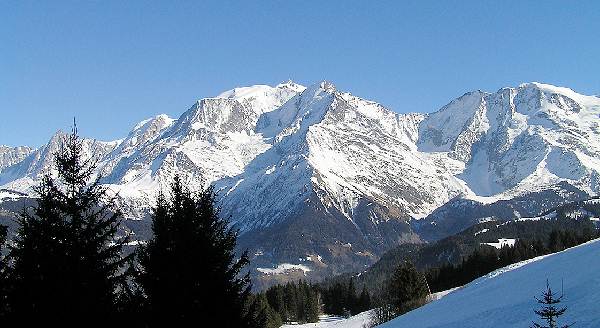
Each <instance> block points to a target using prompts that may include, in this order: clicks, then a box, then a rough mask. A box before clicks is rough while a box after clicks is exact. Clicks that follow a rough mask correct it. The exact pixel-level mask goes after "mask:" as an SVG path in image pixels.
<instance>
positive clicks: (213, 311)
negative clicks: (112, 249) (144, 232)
mask: <svg viewBox="0 0 600 328" xmlns="http://www.w3.org/2000/svg"><path fill="white" fill-rule="evenodd" d="M152 231H153V237H152V238H151V239H150V240H149V241H148V244H147V245H146V246H145V247H143V248H142V249H141V251H140V252H139V261H140V265H141V272H140V274H139V277H138V281H139V283H140V285H141V286H142V287H143V290H144V292H145V294H146V295H147V311H148V315H147V317H148V319H149V321H148V322H149V325H150V326H163V325H164V324H165V323H168V325H171V326H173V325H174V326H181V325H184V324H185V323H187V322H197V323H200V322H202V324H203V325H205V326H210V327H213V326H214V327H216V326H219V327H247V326H250V324H251V322H250V321H251V318H250V317H251V315H246V314H245V312H246V311H245V310H244V307H245V304H246V301H247V298H248V297H249V293H250V286H249V285H250V280H249V276H248V274H246V275H245V276H242V277H240V273H241V270H242V269H243V268H244V267H245V266H246V265H247V264H248V256H247V254H246V253H245V252H244V253H243V254H242V255H241V257H240V258H238V259H236V257H235V250H234V249H235V246H236V239H237V232H236V231H235V230H234V229H233V228H230V227H228V222H227V220H224V219H222V218H220V217H219V210H218V208H216V207H215V193H214V191H213V189H212V188H210V187H209V188H208V189H206V190H204V191H203V192H201V193H192V192H191V191H190V190H189V189H187V188H186V187H184V185H183V183H182V181H181V179H180V178H179V177H175V179H174V180H173V182H172V184H171V194H170V198H169V199H167V198H166V197H164V196H162V195H161V196H159V197H158V199H157V202H156V206H155V207H154V210H153V214H152Z"/></svg>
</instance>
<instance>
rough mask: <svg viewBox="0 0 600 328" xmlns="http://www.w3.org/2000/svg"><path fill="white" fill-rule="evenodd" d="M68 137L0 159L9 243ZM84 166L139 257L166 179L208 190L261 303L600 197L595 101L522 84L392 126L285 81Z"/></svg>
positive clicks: (88, 143) (220, 99)
mask: <svg viewBox="0 0 600 328" xmlns="http://www.w3.org/2000/svg"><path fill="white" fill-rule="evenodd" d="M427 110H428V109H423V111H427ZM81 132H82V134H83V135H85V131H81ZM63 135H64V133H63V132H60V131H59V132H57V133H56V134H55V135H54V136H52V137H51V138H50V140H49V142H48V143H47V144H46V145H44V146H42V147H40V148H39V149H31V148H29V147H16V148H13V147H6V146H3V147H0V224H8V225H9V226H12V227H14V224H13V223H11V222H13V221H12V220H13V219H14V217H15V216H16V215H17V213H18V211H19V210H20V209H21V208H22V207H23V206H25V205H26V204H28V202H31V199H30V198H31V197H32V196H34V193H33V187H34V186H36V185H37V184H38V183H39V182H40V181H41V178H42V177H43V176H44V175H45V174H51V175H52V174H56V172H55V168H54V167H53V165H52V164H53V153H54V152H55V151H56V150H57V149H58V147H59V146H60V140H61V138H62V136H63ZM85 154H86V157H87V158H89V159H92V160H93V161H94V162H95V163H97V169H96V172H95V174H96V175H97V176H98V177H100V178H101V182H102V183H103V184H104V185H105V186H106V187H107V188H108V189H109V190H110V192H111V193H112V194H114V195H116V197H117V199H118V203H119V205H120V207H121V209H122V210H123V211H124V214H125V220H124V222H123V231H124V232H125V233H128V234H130V236H131V237H132V239H133V242H134V243H143V242H144V240H145V239H146V238H147V237H148V236H149V233H150V224H151V223H150V219H149V210H150V207H151V206H152V204H153V203H154V200H155V198H156V196H157V194H158V192H159V191H161V190H164V191H166V190H168V186H169V183H170V182H171V181H172V179H173V177H175V176H176V175H179V176H180V177H181V179H182V180H183V181H184V182H185V184H186V185H187V186H189V188H191V189H193V190H200V189H202V188H206V187H207V186H209V185H212V186H214V188H215V190H216V191H217V193H218V199H219V204H220V206H221V215H223V216H225V217H229V218H230V221H231V224H233V225H235V227H236V228H237V229H239V233H240V237H239V239H238V242H239V245H238V248H239V249H240V250H245V249H248V250H249V252H250V255H251V272H252V275H253V276H254V279H253V281H254V282H255V284H256V286H257V287H258V288H261V287H263V286H268V285H271V284H273V283H275V282H283V281H287V280H290V279H296V278H306V279H318V278H322V277H325V276H330V275H333V274H339V273H344V272H350V271H354V272H356V271H362V270H364V269H365V268H366V267H368V266H369V265H371V264H373V263H375V262H376V261H377V260H378V259H379V258H380V256H381V255H382V254H383V253H384V252H385V251H387V250H389V249H390V248H392V247H394V246H396V245H398V244H402V243H423V242H431V241H435V240H439V239H441V238H444V237H447V236H449V235H452V234H455V233H458V232H460V231H462V230H464V229H466V228H468V227H469V226H471V225H473V224H476V223H480V222H485V221H490V220H497V221H508V220H513V219H518V218H521V217H535V216H539V215H541V214H543V213H545V212H547V211H548V210H550V209H552V208H554V207H556V206H559V205H561V204H565V203H568V202H572V201H577V200H581V199H585V198H588V197H590V196H595V195H597V194H598V192H599V191H600V98H598V97H595V96H585V95H581V94H578V93H576V92H574V91H573V90H571V89H568V88H563V87H555V86H551V85H547V84H541V83H525V84H522V85H519V86H517V87H510V88H502V89H500V90H498V91H497V92H493V93H489V92H484V91H473V92H468V93H466V94H464V95H462V96H460V97H458V98H456V99H454V100H452V101H451V102H450V103H448V104H447V105H446V106H444V107H443V108H441V109H439V110H438V111H436V112H433V113H430V114H423V113H410V114H399V113H396V112H394V111H393V110H391V109H388V108H385V107H384V106H382V105H380V104H378V103H376V102H373V101H370V100H365V99H362V98H360V97H357V96H355V95H352V94H350V93H347V92H343V91H340V90H338V89H337V88H336V87H335V86H334V85H333V84H331V83H329V82H320V83H317V84H314V85H312V86H309V87H304V86H301V85H299V84H296V83H294V82H291V81H289V82H286V83H282V84H279V85H277V86H274V87H271V86H266V85H256V86H251V87H242V88H235V89H232V90H229V91H226V92H223V93H221V94H219V95H217V96H216V97H212V98H203V99H201V100H199V101H197V102H196V103H194V104H193V105H192V106H191V107H190V108H189V109H188V110H187V111H185V112H184V113H183V114H182V115H181V116H180V117H179V118H176V119H175V118H170V117H168V116H167V115H164V114H163V115H158V116H155V117H152V118H149V119H147V120H144V121H142V122H140V123H139V124H137V125H136V126H135V127H134V128H133V129H132V130H131V131H130V132H129V133H128V134H127V135H126V136H125V137H124V138H123V139H120V140H115V141H99V140H95V139H85Z"/></svg>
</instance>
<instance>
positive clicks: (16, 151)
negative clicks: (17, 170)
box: [0, 145, 33, 172]
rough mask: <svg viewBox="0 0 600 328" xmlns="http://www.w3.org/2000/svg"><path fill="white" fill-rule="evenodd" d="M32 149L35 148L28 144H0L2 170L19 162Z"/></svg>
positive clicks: (0, 167)
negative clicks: (11, 145) (15, 145)
mask: <svg viewBox="0 0 600 328" xmlns="http://www.w3.org/2000/svg"><path fill="white" fill-rule="evenodd" d="M32 151H33V149H31V148H29V147H26V146H20V147H8V146H2V145H0V172H2V170H4V169H5V168H7V167H9V166H11V165H13V164H17V163H19V162H20V161H22V160H23V159H24V158H25V157H27V155H29V154H30V153H31V152H32Z"/></svg>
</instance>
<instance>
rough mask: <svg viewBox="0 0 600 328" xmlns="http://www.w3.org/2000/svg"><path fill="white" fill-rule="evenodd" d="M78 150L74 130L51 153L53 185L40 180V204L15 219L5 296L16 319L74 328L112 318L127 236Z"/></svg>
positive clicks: (80, 147) (110, 201) (79, 145)
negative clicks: (8, 287)
mask: <svg viewBox="0 0 600 328" xmlns="http://www.w3.org/2000/svg"><path fill="white" fill-rule="evenodd" d="M82 152H83V141H82V140H81V139H80V138H79V137H78V136H77V129H76V128H75V127H74V128H73V133H72V134H70V135H68V136H65V137H64V139H63V142H62V145H61V147H60V149H59V151H58V152H57V153H56V154H54V155H55V164H56V167H55V168H56V171H57V172H58V173H57V179H54V178H52V177H50V175H47V176H45V177H44V178H43V180H42V182H41V184H40V185H39V186H38V187H36V188H35V191H36V193H37V204H36V205H35V206H34V207H33V208H31V209H24V210H23V212H22V214H21V216H20V218H19V230H18V234H17V237H16V238H15V240H14V245H13V246H12V247H11V249H10V260H11V261H12V263H13V267H12V270H11V281H12V282H13V283H14V285H13V288H12V289H11V293H10V295H9V301H10V305H11V311H12V314H13V315H14V316H15V317H18V318H19V320H25V321H27V320H36V321H44V322H45V323H46V324H50V325H54V324H58V323H60V324H62V325H66V326H71V325H75V324H83V323H89V322H94V324H102V323H106V322H108V321H109V320H111V319H113V318H114V317H115V313H116V311H117V307H116V300H115V296H116V293H117V291H118V289H119V288H120V286H122V285H123V280H124V276H123V274H122V267H123V264H124V262H125V261H126V258H123V257H122V256H121V252H122V248H123V244H124V243H125V242H126V238H121V239H119V238H117V236H116V234H117V229H118V226H119V224H120V221H119V215H120V213H119V211H118V210H117V209H116V206H115V204H114V201H113V199H111V198H109V197H108V196H107V193H106V189H105V188H103V187H101V186H100V184H99V178H96V179H92V177H93V172H94V164H93V162H92V161H91V160H84V159H83V153H82Z"/></svg>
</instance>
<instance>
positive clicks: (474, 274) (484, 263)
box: [425, 229, 598, 292]
mask: <svg viewBox="0 0 600 328" xmlns="http://www.w3.org/2000/svg"><path fill="white" fill-rule="evenodd" d="M597 237H598V233H597V232H596V231H593V230H588V229H584V230H552V232H551V233H550V234H549V236H548V237H547V238H545V240H544V239H542V238H533V239H518V240H517V241H516V242H515V245H514V246H513V247H508V246H505V247H502V248H501V249H496V248H494V247H491V246H486V245H481V246H480V247H477V248H476V249H475V250H474V251H473V252H472V253H471V254H470V255H468V256H467V257H465V258H463V260H462V261H461V262H460V263H459V264H456V265H452V264H446V265H442V266H440V267H435V268H429V269H426V270H425V275H426V277H427V281H428V282H429V286H430V288H431V291H432V292H440V291H444V290H447V289H450V288H454V287H458V286H462V285H465V284H467V283H469V282H471V281H473V280H475V279H477V278H479V277H481V276H484V275H486V274H488V273H490V272H492V271H494V270H497V269H499V268H502V267H504V266H507V265H509V264H513V263H517V262H520V261H524V260H528V259H532V258H534V257H537V256H541V255H546V254H550V253H556V252H560V251H562V250H565V249H567V248H569V247H573V246H577V245H579V244H582V243H584V242H587V241H589V240H592V239H594V238H597Z"/></svg>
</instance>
